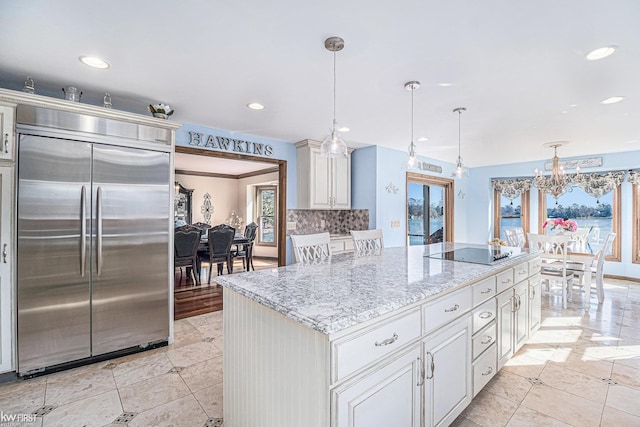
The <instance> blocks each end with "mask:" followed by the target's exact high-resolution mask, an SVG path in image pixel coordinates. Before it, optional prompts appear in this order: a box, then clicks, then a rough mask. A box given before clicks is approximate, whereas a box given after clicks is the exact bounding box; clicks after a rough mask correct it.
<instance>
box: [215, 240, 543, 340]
mask: <svg viewBox="0 0 640 427" xmlns="http://www.w3.org/2000/svg"><path fill="white" fill-rule="evenodd" d="M465 247H476V248H487V246H486V245H477V244H466V243H438V244H433V245H427V246H409V247H397V248H385V249H383V251H382V252H381V253H380V254H378V255H368V256H358V255H356V254H354V253H344V254H339V255H333V256H332V257H331V258H330V259H328V260H327V261H324V262H320V263H318V264H312V265H309V264H291V265H288V266H285V267H279V268H274V269H267V270H258V271H253V272H248V273H240V274H233V275H226V276H218V277H216V279H215V281H216V282H217V283H218V284H220V285H222V286H224V287H226V288H228V289H230V290H233V291H234V292H237V293H239V294H241V295H243V296H245V297H247V298H249V299H251V300H253V301H255V302H257V303H259V304H262V305H264V306H266V307H269V308H271V309H273V310H275V311H277V312H279V313H281V314H282V315H284V316H286V317H288V318H290V319H292V320H295V321H297V322H299V323H301V324H304V325H306V326H308V327H310V328H312V329H314V330H316V331H318V332H321V333H323V334H326V335H329V334H332V333H336V332H339V331H341V330H343V329H346V328H349V327H352V326H356V325H358V324H360V323H363V322H366V321H368V320H370V319H373V318H376V317H379V316H382V315H384V314H387V313H390V312H392V311H394V310H396V309H399V308H402V307H406V306H408V305H410V304H413V303H416V302H419V301H423V302H424V301H427V300H430V299H434V298H436V297H438V296H441V295H443V294H447V293H450V292H453V291H455V290H456V289H459V288H461V287H464V286H467V285H469V284H471V283H473V282H476V281H478V280H481V279H483V278H485V277H488V276H490V275H492V274H495V273H497V272H500V271H502V270H506V269H508V268H509V267H512V266H513V265H515V264H519V263H521V262H523V261H526V260H527V259H530V258H534V257H535V256H536V255H537V253H530V252H529V250H528V249H519V248H513V250H514V254H513V255H512V256H511V257H509V258H506V259H503V260H500V261H496V262H495V263H493V264H490V265H484V264H473V263H468V262H456V261H447V260H441V259H435V258H428V257H425V255H428V254H430V253H438V252H443V251H449V250H454V249H460V248H465Z"/></svg>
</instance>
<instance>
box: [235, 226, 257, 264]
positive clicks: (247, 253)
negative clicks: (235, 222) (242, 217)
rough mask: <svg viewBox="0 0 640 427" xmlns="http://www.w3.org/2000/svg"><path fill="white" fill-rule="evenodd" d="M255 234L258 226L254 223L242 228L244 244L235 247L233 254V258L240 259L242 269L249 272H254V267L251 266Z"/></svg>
mask: <svg viewBox="0 0 640 427" xmlns="http://www.w3.org/2000/svg"><path fill="white" fill-rule="evenodd" d="M257 233H258V224H256V223H255V222H252V223H251V224H247V226H246V227H245V228H244V239H245V241H246V243H243V244H241V245H236V250H235V251H234V252H233V257H234V258H242V267H243V268H244V269H245V271H250V270H251V269H253V270H254V271H255V267H254V266H253V242H254V241H255V239H256V234H257Z"/></svg>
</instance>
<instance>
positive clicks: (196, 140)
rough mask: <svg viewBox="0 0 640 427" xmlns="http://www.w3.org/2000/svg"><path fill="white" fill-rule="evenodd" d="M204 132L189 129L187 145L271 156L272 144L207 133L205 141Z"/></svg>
mask: <svg viewBox="0 0 640 427" xmlns="http://www.w3.org/2000/svg"><path fill="white" fill-rule="evenodd" d="M203 136H204V134H202V133H199V132H191V131H189V137H190V138H191V139H190V140H189V145H193V146H195V147H203V148H213V149H215V150H221V151H231V152H234V153H243V154H251V155H258V156H267V157H271V156H273V146H271V145H268V144H260V143H259V142H251V141H242V140H240V139H231V138H225V137H223V136H213V135H208V136H207V140H206V142H205V140H204V138H203Z"/></svg>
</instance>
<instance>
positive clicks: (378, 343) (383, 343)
mask: <svg viewBox="0 0 640 427" xmlns="http://www.w3.org/2000/svg"><path fill="white" fill-rule="evenodd" d="M396 341H398V334H396V333H394V334H393V336H392V337H391V338H387V339H386V340H383V341H381V342H378V341H376V347H382V346H383V345H389V344H393V343H394V342H396Z"/></svg>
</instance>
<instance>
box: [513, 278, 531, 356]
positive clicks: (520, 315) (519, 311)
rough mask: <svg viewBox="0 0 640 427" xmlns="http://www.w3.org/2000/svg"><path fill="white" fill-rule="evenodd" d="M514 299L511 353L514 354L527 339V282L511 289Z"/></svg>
mask: <svg viewBox="0 0 640 427" xmlns="http://www.w3.org/2000/svg"><path fill="white" fill-rule="evenodd" d="M513 295H514V298H515V304H516V306H515V311H514V313H513V314H514V331H515V335H514V337H513V340H514V341H513V352H514V353H516V352H517V351H518V350H520V349H521V348H522V346H523V345H524V344H525V343H526V342H527V340H528V339H529V282H528V281H526V280H525V281H524V282H522V283H519V284H517V285H516V286H514V287H513Z"/></svg>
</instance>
